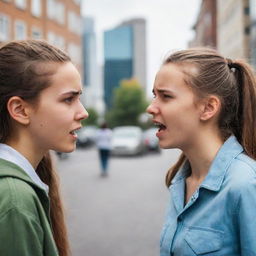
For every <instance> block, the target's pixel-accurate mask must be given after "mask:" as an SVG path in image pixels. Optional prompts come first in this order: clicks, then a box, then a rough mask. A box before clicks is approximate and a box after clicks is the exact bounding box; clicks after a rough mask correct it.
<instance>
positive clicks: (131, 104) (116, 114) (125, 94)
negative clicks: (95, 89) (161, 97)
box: [106, 79, 147, 127]
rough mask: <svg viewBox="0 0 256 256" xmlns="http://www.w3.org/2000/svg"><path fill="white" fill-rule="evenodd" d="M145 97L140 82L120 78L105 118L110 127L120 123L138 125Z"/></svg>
mask: <svg viewBox="0 0 256 256" xmlns="http://www.w3.org/2000/svg"><path fill="white" fill-rule="evenodd" d="M146 106H147V102H146V97H145V94H144V91H143V89H142V88H141V86H140V84H139V83H138V82H137V81H136V80H135V79H131V80H122V81H121V83H120V87H118V88H116V89H115V92H114V101H113V108H112V109H111V110H110V111H109V112H108V113H107V116H106V119H107V122H108V123H109V124H110V126H111V127H115V126H120V125H139V116H140V114H141V113H143V112H145V109H146Z"/></svg>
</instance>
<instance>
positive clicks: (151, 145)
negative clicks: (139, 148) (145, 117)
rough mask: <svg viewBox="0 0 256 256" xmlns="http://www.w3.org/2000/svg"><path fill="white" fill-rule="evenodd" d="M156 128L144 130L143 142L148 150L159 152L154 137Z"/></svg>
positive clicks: (156, 139)
mask: <svg viewBox="0 0 256 256" xmlns="http://www.w3.org/2000/svg"><path fill="white" fill-rule="evenodd" d="M158 129H159V128H157V127H151V128H149V129H147V130H145V131H144V143H145V145H146V147H147V149H148V150H153V151H156V152H160V147H159V141H158V138H157V137H156V133H157V131H158Z"/></svg>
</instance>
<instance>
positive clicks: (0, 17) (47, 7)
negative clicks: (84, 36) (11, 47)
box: [0, 0, 82, 71]
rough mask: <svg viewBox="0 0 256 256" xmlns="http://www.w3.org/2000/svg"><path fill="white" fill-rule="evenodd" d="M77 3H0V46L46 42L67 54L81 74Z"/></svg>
mask: <svg viewBox="0 0 256 256" xmlns="http://www.w3.org/2000/svg"><path fill="white" fill-rule="evenodd" d="M80 2H81V0H0V44H1V43H3V42H6V41H9V40H13V39H27V38H34V39H41V38H42V39H46V40H47V41H48V42H49V43H51V44H54V45H55V46H57V47H60V48H61V49H63V50H65V51H67V52H68V54H69V55H70V57H71V58H72V61H73V62H74V63H75V64H76V65H77V67H78V69H79V70H80V71H82V58H81V56H82V54H81V15H80V4H81V3H80Z"/></svg>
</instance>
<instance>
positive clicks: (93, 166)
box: [57, 148, 179, 256]
mask: <svg viewBox="0 0 256 256" xmlns="http://www.w3.org/2000/svg"><path fill="white" fill-rule="evenodd" d="M178 153H179V152H178V151H176V150H164V151H162V153H161V154H147V155H145V156H143V157H122V158H120V157H119V158H117V157H113V158H111V159H110V161H111V162H110V175H109V176H108V177H106V178H104V177H100V175H99V162H98V155H97V151H96V149H95V148H90V149H84V150H81V149H80V150H79V149H78V150H76V152H73V153H71V154H70V155H69V157H68V158H67V159H65V160H61V161H57V168H58V170H59V174H60V178H61V183H62V190H63V195H64V199H65V205H66V209H67V220H68V229H69V236H70V240H71V246H72V252H73V256H157V255H159V253H158V250H159V249H158V244H159V233H160V231H161V226H162V222H163V218H164V213H165V208H166V205H167V200H168V190H167V189H166V187H165V185H164V177H165V173H166V170H167V169H168V167H169V166H170V165H171V164H172V163H173V162H174V161H175V160H176V159H177V155H178Z"/></svg>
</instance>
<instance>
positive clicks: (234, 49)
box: [217, 0, 250, 60]
mask: <svg viewBox="0 0 256 256" xmlns="http://www.w3.org/2000/svg"><path fill="white" fill-rule="evenodd" d="M249 39H250V16H249V0H239V1H237V0H225V1H223V0H218V1H217V47H218V50H219V52H220V53H222V54H223V55H224V56H226V57H229V58H232V59H236V58H243V59H246V60H248V59H249V52H250V47H249Z"/></svg>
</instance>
